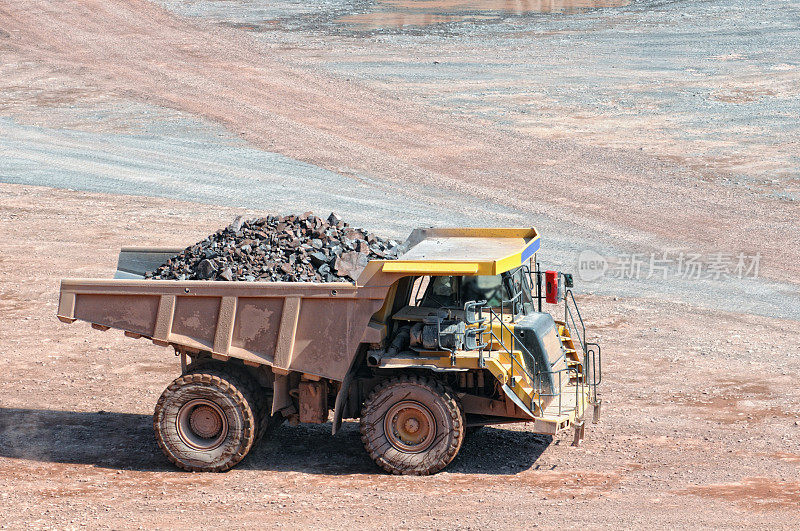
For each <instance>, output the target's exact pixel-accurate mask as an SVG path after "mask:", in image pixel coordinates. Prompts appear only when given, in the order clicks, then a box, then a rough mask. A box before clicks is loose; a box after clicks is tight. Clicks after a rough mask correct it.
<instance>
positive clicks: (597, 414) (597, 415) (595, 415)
mask: <svg viewBox="0 0 800 531" xmlns="http://www.w3.org/2000/svg"><path fill="white" fill-rule="evenodd" d="M602 404H603V402H602V401H600V400H598V401H597V402H595V403H594V412H593V414H592V424H597V423H598V422H600V406H601V405H602Z"/></svg>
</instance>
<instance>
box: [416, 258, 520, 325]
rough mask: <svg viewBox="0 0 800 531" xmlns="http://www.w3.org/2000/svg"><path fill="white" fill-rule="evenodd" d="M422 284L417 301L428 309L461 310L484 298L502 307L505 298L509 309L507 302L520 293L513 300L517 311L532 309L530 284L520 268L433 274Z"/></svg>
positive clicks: (489, 304) (492, 305)
mask: <svg viewBox="0 0 800 531" xmlns="http://www.w3.org/2000/svg"><path fill="white" fill-rule="evenodd" d="M426 280H427V279H426ZM418 281H419V279H418ZM419 285H420V286H422V285H425V288H424V289H425V291H424V295H423V296H422V299H421V300H420V301H419V302H418V303H417V304H418V305H419V306H423V307H426V308H459V309H461V308H463V307H464V304H465V303H467V302H469V301H482V300H485V301H486V306H488V307H490V308H499V307H500V306H501V304H502V303H503V302H504V301H505V304H504V306H505V307H506V308H509V309H510V308H511V304H510V303H509V302H508V301H509V300H511V299H512V298H514V296H515V295H517V294H518V293H520V296H519V297H518V298H517V299H515V301H514V302H515V303H516V304H515V308H514V310H515V313H525V314H527V313H528V312H529V311H530V307H529V306H528V305H529V304H530V302H531V294H530V285H529V283H528V280H527V275H526V274H525V272H524V271H523V269H522V268H521V267H520V268H518V269H516V270H513V271H510V272H508V273H504V274H502V275H482V276H464V277H431V278H430V279H429V280H428V281H427V282H420V283H419Z"/></svg>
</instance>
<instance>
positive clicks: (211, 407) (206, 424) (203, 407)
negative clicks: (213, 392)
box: [178, 398, 228, 450]
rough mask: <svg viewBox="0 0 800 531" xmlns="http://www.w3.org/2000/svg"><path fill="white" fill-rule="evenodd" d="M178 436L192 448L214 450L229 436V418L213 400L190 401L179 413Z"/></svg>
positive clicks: (198, 399)
mask: <svg viewBox="0 0 800 531" xmlns="http://www.w3.org/2000/svg"><path fill="white" fill-rule="evenodd" d="M178 436H179V437H180V438H181V440H182V441H183V442H184V443H185V444H187V445H188V446H191V447H192V448H196V449H197V450H213V449H214V448H216V447H218V446H219V445H221V444H222V442H223V441H224V440H225V438H226V437H227V436H228V418H227V417H226V416H225V412H223V411H222V408H221V407H219V406H218V405H217V404H215V403H214V402H212V401H211V400H205V399H203V398H196V399H194V400H190V401H188V402H186V403H185V404H184V405H183V406H181V408H180V410H179V411H178Z"/></svg>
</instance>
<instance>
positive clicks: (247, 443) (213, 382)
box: [153, 367, 263, 472]
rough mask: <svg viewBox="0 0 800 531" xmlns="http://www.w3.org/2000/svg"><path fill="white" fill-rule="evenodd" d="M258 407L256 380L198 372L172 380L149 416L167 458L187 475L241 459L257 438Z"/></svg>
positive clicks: (206, 370) (214, 469)
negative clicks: (151, 418) (189, 472)
mask: <svg viewBox="0 0 800 531" xmlns="http://www.w3.org/2000/svg"><path fill="white" fill-rule="evenodd" d="M261 403H263V402H262V401H260V400H259V393H258V389H257V386H256V384H255V382H252V381H251V380H250V379H248V378H246V377H243V376H242V375H239V374H230V373H228V372H225V371H221V370H218V369H211V368H207V367H206V368H198V369H197V370H196V372H191V373H188V374H185V375H183V376H181V377H180V378H177V379H175V380H174V381H173V382H172V383H171V384H170V385H169V387H167V388H166V389H165V390H164V392H163V393H162V394H161V398H159V400H158V403H157V404H156V408H155V412H154V413H153V428H154V429H155V433H156V440H157V441H158V445H159V446H160V447H161V450H162V451H163V452H164V455H166V456H167V459H169V460H170V461H172V463H174V464H175V465H177V466H178V467H180V468H183V469H184V470H188V471H191V472H224V471H225V470H228V469H230V468H231V467H233V466H234V465H236V464H237V463H238V462H239V461H241V460H242V459H244V457H245V456H246V455H247V453H248V452H249V451H250V449H251V448H252V447H253V444H254V443H255V441H256V438H257V437H258V435H259V430H258V424H259V416H260V415H259V413H260V411H259V410H260V409H262V407H263V406H262V407H259V406H260V404H261Z"/></svg>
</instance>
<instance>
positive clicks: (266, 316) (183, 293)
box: [58, 279, 387, 380]
mask: <svg viewBox="0 0 800 531" xmlns="http://www.w3.org/2000/svg"><path fill="white" fill-rule="evenodd" d="M386 289H387V288H383V289H381V288H365V287H357V286H354V285H352V284H349V283H324V284H313V283H296V282H209V281H203V280H187V281H175V280H133V279H114V280H94V279H65V280H63V281H62V282H61V292H60V297H59V305H58V318H59V319H61V320H62V321H64V322H73V321H75V320H76V319H77V320H82V321H88V322H90V323H92V325H93V326H94V327H95V328H100V329H108V328H116V329H120V330H123V331H125V333H126V335H128V336H131V337H145V338H149V339H151V340H153V342H154V343H156V344H160V345H165V346H166V345H174V346H176V347H179V348H184V349H189V350H190V351H192V350H193V351H208V352H211V353H212V355H213V356H214V357H216V358H218V359H228V358H231V357H233V358H239V359H242V360H243V361H244V362H245V363H247V364H249V365H254V366H257V365H268V366H274V367H276V368H279V369H284V370H287V371H288V370H292V371H299V372H303V373H308V374H312V375H316V376H320V377H325V378H332V379H335V380H342V379H343V378H344V376H345V374H346V373H347V370H348V368H349V367H350V364H351V362H352V358H353V356H354V355H355V353H356V351H357V348H358V344H359V343H361V342H362V341H374V340H376V338H375V337H374V335H375V334H376V333H378V331H377V330H375V329H373V328H370V327H368V324H369V320H370V317H371V316H372V315H373V314H374V313H375V312H376V311H377V310H378V309H380V307H381V305H382V304H383V300H384V298H385V295H386ZM377 340H380V335H378V338H377Z"/></svg>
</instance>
